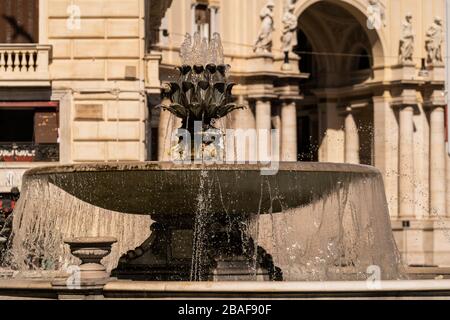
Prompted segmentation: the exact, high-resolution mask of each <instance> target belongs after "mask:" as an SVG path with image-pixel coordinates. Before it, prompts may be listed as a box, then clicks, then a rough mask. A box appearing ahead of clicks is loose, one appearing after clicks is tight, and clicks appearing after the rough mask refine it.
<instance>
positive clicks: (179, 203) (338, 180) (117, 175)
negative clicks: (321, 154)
mask: <svg viewBox="0 0 450 320" xmlns="http://www.w3.org/2000/svg"><path fill="white" fill-rule="evenodd" d="M262 168H263V167H262V166H260V165H249V164H245V165H208V166H206V165H181V164H173V163H154V162H138V163H132V162H130V163H110V164H98V163H93V164H80V165H68V166H49V167H41V168H34V169H31V170H28V171H27V172H26V173H25V177H24V178H25V181H26V180H29V179H34V178H36V179H40V180H42V179H43V180H47V181H48V182H49V183H51V184H54V185H55V186H57V187H58V188H61V189H63V190H64V191H65V192H67V193H69V194H71V195H73V196H75V197H76V198H78V199H80V200H82V201H85V202H87V203H89V204H92V205H94V206H97V207H101V208H104V209H107V210H112V211H117V212H124V213H131V214H140V215H147V214H150V215H171V216H177V215H195V213H196V212H198V208H199V203H202V202H203V203H204V201H205V197H207V198H209V200H210V201H208V209H207V210H208V212H211V213H215V214H257V213H260V214H264V213H278V212H282V211H284V210H286V209H289V208H297V207H302V206H305V205H308V204H310V203H312V202H314V201H319V200H320V199H323V198H324V197H326V196H327V195H329V194H330V193H333V192H335V191H338V190H339V189H340V188H342V187H343V186H345V185H346V184H348V183H350V182H354V181H355V180H364V181H365V180H370V179H374V178H375V179H377V178H380V177H381V176H380V173H379V171H378V170H377V169H375V168H373V167H369V166H362V165H350V164H334V163H280V166H279V171H278V173H277V174H275V175H269V176H267V175H262V174H261V169H262ZM202 177H203V178H204V179H201V178H202ZM202 181H203V182H202Z"/></svg>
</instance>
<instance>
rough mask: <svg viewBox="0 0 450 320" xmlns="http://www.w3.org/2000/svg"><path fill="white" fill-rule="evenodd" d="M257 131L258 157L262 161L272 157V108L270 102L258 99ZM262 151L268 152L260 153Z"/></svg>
mask: <svg viewBox="0 0 450 320" xmlns="http://www.w3.org/2000/svg"><path fill="white" fill-rule="evenodd" d="M255 108H256V130H257V138H258V155H257V158H258V160H259V161H261V160H269V159H270V157H269V159H267V157H268V156H270V151H271V138H270V133H271V131H270V130H271V129H272V106H271V103H270V101H269V100H264V99H258V100H256V107H255ZM260 150H266V152H263V153H262V154H261V153H260Z"/></svg>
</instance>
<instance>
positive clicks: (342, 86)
mask: <svg viewBox="0 0 450 320" xmlns="http://www.w3.org/2000/svg"><path fill="white" fill-rule="evenodd" d="M347 6H349V5H348V4H347ZM370 32H372V31H369V30H368V29H367V27H366V26H365V25H363V24H362V23H361V17H356V16H355V15H354V13H353V12H351V11H350V10H348V8H347V7H346V5H341V4H338V3H337V2H336V1H318V2H315V3H313V4H311V5H310V6H309V7H307V8H306V9H305V10H303V11H302V13H301V14H300V16H299V28H298V32H297V43H298V44H297V46H296V47H295V48H294V51H295V53H297V54H298V55H299V56H300V58H301V59H300V62H299V68H300V71H301V72H306V73H309V74H310V77H309V79H305V80H303V81H302V83H301V91H302V93H303V94H304V96H305V99H304V101H303V102H302V106H301V108H300V110H299V113H298V123H299V128H298V137H297V138H298V139H297V141H298V150H299V152H298V160H299V161H317V160H320V157H319V155H318V153H319V149H320V146H321V143H322V140H323V136H324V121H323V115H320V114H319V113H320V112H318V109H319V107H318V106H319V104H321V103H325V102H327V101H329V99H333V101H334V102H335V103H337V104H338V108H343V109H344V110H345V107H346V106H348V105H351V104H352V103H354V102H355V101H359V100H361V99H363V100H364V99H369V98H370V92H362V91H361V93H358V92H357V90H356V89H355V90H353V89H352V88H353V87H358V88H359V87H364V84H365V83H367V82H369V81H370V80H371V79H373V68H374V65H375V57H374V54H373V52H374V47H375V46H376V45H378V46H379V41H378V40H377V41H375V42H376V44H375V42H374V37H373V34H371V33H370ZM369 33H370V34H369ZM375 39H376V37H375ZM378 49H379V48H378ZM341 91H342V92H344V91H349V92H350V94H347V95H344V94H342V95H340V94H339V92H341ZM329 92H333V95H332V97H331V95H330V94H329ZM367 101H369V100H367ZM322 112H323V111H322ZM325 112H327V110H326V109H325ZM338 114H339V112H338ZM338 116H340V115H338ZM321 117H322V118H321ZM355 117H357V122H358V125H359V124H361V126H363V127H364V131H365V132H366V133H365V134H364V145H362V146H361V148H362V149H364V150H361V151H360V153H361V154H362V157H361V160H362V161H363V162H364V163H367V164H371V163H370V162H371V160H370V159H372V155H371V154H365V153H367V152H369V153H372V149H371V148H370V147H368V145H371V144H372V142H371V140H372V139H373V134H372V133H370V132H369V133H367V131H368V130H369V131H370V130H372V129H371V128H372V127H373V125H372V124H373V114H372V108H371V105H370V103H369V104H368V107H367V108H365V109H364V110H360V111H359V112H358V115H355ZM321 119H322V120H321ZM320 122H322V123H320ZM335 125H336V124H335ZM368 128H369V129H368ZM334 129H339V128H338V127H334ZM367 139H369V141H367ZM363 159H364V160H363ZM367 159H369V160H367Z"/></svg>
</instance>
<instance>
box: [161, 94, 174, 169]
mask: <svg viewBox="0 0 450 320" xmlns="http://www.w3.org/2000/svg"><path fill="white" fill-rule="evenodd" d="M161 104H164V105H169V104H170V100H169V99H167V98H165V99H163V100H162V101H161ZM175 126H176V124H175V119H174V116H172V114H171V113H170V112H169V111H164V110H162V109H161V113H160V114H159V126H158V161H170V154H169V153H170V147H171V135H172V133H173V129H174V128H175Z"/></svg>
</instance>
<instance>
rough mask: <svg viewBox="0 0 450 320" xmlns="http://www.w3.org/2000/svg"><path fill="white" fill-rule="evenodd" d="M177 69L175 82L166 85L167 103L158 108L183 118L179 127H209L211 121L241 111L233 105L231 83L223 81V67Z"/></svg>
mask: <svg viewBox="0 0 450 320" xmlns="http://www.w3.org/2000/svg"><path fill="white" fill-rule="evenodd" d="M178 69H179V71H180V77H179V81H178V82H170V83H168V84H167V85H168V96H169V98H170V101H171V103H170V105H160V107H161V108H162V109H164V110H167V111H169V112H171V113H172V114H174V115H175V116H176V117H178V118H181V119H183V127H185V128H189V127H190V128H189V129H191V128H192V124H193V122H194V121H201V122H202V124H203V126H204V127H212V123H213V121H214V120H215V119H220V118H222V117H224V116H226V115H227V114H229V113H230V112H232V111H234V110H237V109H242V108H243V106H239V105H237V104H236V103H233V98H232V94H231V90H232V89H233V86H234V85H235V84H234V83H232V82H228V81H227V76H226V70H227V66H225V65H219V66H216V65H213V64H208V65H207V66H206V67H203V66H200V65H195V66H193V67H191V66H187V65H184V66H182V67H180V68H178Z"/></svg>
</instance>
